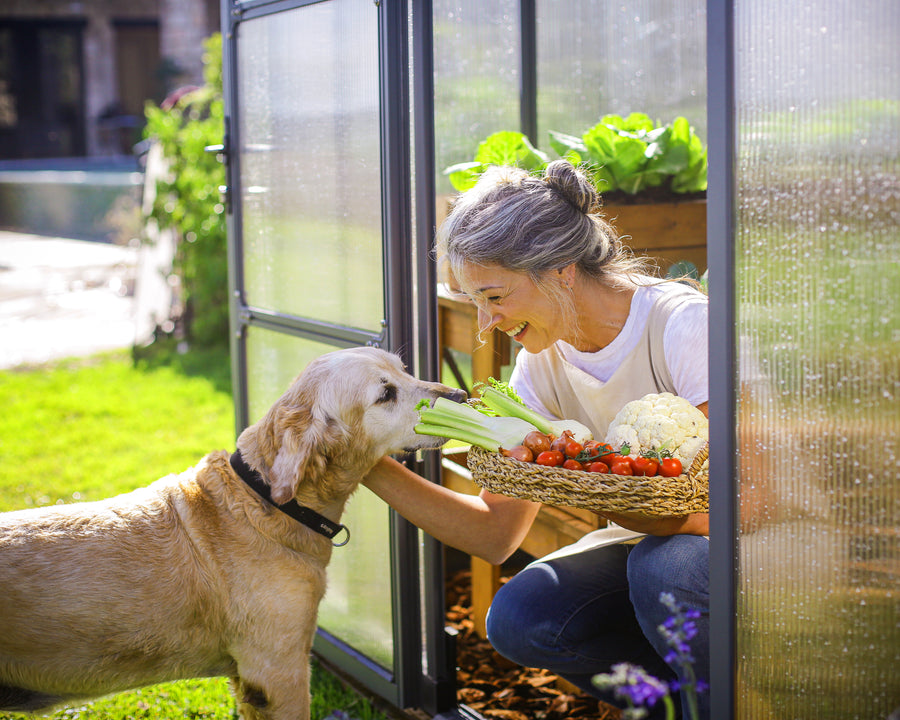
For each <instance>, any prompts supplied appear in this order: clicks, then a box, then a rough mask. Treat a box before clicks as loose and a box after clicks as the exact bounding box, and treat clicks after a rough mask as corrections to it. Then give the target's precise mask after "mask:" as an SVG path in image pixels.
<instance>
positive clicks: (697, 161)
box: [444, 113, 707, 195]
mask: <svg viewBox="0 0 900 720" xmlns="http://www.w3.org/2000/svg"><path fill="white" fill-rule="evenodd" d="M549 136H550V146H551V148H552V149H553V150H554V152H555V153H556V154H557V156H559V157H561V158H566V159H567V160H569V161H571V162H572V163H573V164H575V165H580V166H582V167H585V168H586V169H588V170H589V172H590V173H591V177H592V178H593V181H594V184H595V186H596V187H597V189H598V190H599V191H600V192H601V193H608V192H613V191H617V190H618V191H622V192H624V193H626V194H628V195H636V194H639V193H641V192H644V191H646V190H648V189H650V188H660V189H663V190H666V191H668V192H671V193H675V194H684V193H694V192H702V191H704V190H706V170H707V151H706V148H705V147H704V146H703V143H702V142H701V141H700V138H699V137H697V135H696V134H695V133H694V130H693V128H692V127H691V125H690V123H689V122H688V121H687V119H686V118H683V117H678V118H675V120H673V121H672V122H671V123H669V124H667V125H657V124H655V123H654V122H653V120H651V119H650V117H649V116H647V115H645V114H643V113H631V114H630V115H629V116H628V117H627V118H623V117H620V116H619V115H606V116H604V117H603V118H602V119H601V120H600V122H599V123H597V124H596V125H594V126H593V127H592V128H589V129H588V130H586V131H585V132H584V133H583V134H582V135H581V136H580V137H577V136H574V135H567V134H565V133H561V132H557V131H554V130H551V131H550V133H549ZM547 162H548V156H547V155H546V154H545V153H543V152H541V151H540V150H538V149H537V148H535V147H533V146H532V145H531V143H530V142H529V141H528V139H527V138H526V137H525V136H524V135H523V134H522V133H518V132H512V131H503V132H498V133H494V134H493V135H490V136H488V137H487V138H486V139H485V140H483V141H482V142H481V143H480V144H479V146H478V151H477V153H476V156H475V160H474V162H469V163H460V164H457V165H452V166H451V167H449V168H447V169H446V170H445V171H444V172H445V173H446V174H448V175H449V176H450V182H451V183H452V184H453V186H454V187H455V188H456V189H457V190H459V191H464V190H468V189H469V188H470V187H472V186H473V185H474V184H475V183H476V182H477V180H478V178H479V177H480V176H481V174H482V173H483V172H484V171H485V169H487V167H488V166H489V165H500V164H508V165H517V166H519V167H521V168H524V169H526V170H528V171H529V172H537V171H540V170H542V169H543V168H544V166H545V165H546V164H547Z"/></svg>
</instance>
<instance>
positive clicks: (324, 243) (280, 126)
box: [237, 0, 385, 333]
mask: <svg viewBox="0 0 900 720" xmlns="http://www.w3.org/2000/svg"><path fill="white" fill-rule="evenodd" d="M238 32H239V35H238V43H237V44H238V57H239V70H238V78H237V82H238V124H239V133H238V138H239V140H240V147H239V148H237V151H238V152H240V168H241V177H240V192H241V202H242V209H243V249H244V282H245V289H246V290H245V297H246V301H247V304H249V305H251V306H255V307H259V308H263V309H270V310H276V311H278V312H282V313H288V314H292V315H297V316H301V317H307V318H313V319H316V320H323V321H326V322H330V323H334V324H338V325H345V326H350V327H355V328H360V329H363V330H370V331H374V332H376V333H377V332H379V331H380V328H381V321H382V320H383V319H384V317H385V313H384V292H383V287H382V282H383V272H382V241H381V194H380V193H381V184H380V144H379V143H380V141H379V124H380V123H379V105H378V100H379V90H378V8H377V7H376V6H375V4H373V3H372V2H371V0H330V2H323V3H316V4H312V5H308V6H303V7H299V8H296V9H294V10H289V11H285V12H280V13H276V14H274V15H267V16H265V17H261V18H256V19H250V20H247V21H245V22H242V23H241V24H240V25H239V28H238ZM243 68H248V69H250V70H248V71H247V72H242V71H241V69H243Z"/></svg>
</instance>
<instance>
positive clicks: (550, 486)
mask: <svg viewBox="0 0 900 720" xmlns="http://www.w3.org/2000/svg"><path fill="white" fill-rule="evenodd" d="M708 455H709V446H708V445H704V446H703V448H702V449H701V450H700V452H699V453H697V456H696V457H695V458H694V461H693V462H692V463H691V467H690V468H688V471H687V472H686V473H682V474H681V475H678V476H677V477H662V476H654V477H635V476H632V475H612V474H603V473H589V472H583V471H580V470H566V469H565V468H561V467H545V466H543V465H537V464H535V463H526V462H522V461H521V460H514V459H513V458H508V457H504V456H503V455H501V454H500V453H495V452H488V451H487V450H483V449H481V448H479V447H474V446H473V447H471V448H470V449H469V454H468V458H467V465H468V467H469V470H470V471H471V473H472V479H473V480H474V481H475V483H476V484H477V485H479V486H481V487H483V488H484V489H485V490H489V491H490V492H492V493H497V494H498V495H509V496H511V497H517V498H522V499H524V500H535V501H537V502H542V503H546V504H547V505H563V506H566V507H578V508H583V509H585V510H592V511H594V512H615V513H628V512H631V513H640V514H642V515H651V516H655V517H663V516H675V515H687V514H688V513H705V512H709V470H708V469H707V467H704V463H705V462H706V459H707V457H708Z"/></svg>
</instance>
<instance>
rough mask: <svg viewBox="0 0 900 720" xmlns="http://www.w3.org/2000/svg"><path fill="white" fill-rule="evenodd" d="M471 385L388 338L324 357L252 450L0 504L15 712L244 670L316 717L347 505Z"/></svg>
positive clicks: (0, 625)
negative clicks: (143, 480)
mask: <svg viewBox="0 0 900 720" xmlns="http://www.w3.org/2000/svg"><path fill="white" fill-rule="evenodd" d="M438 397H446V398H449V399H452V400H454V401H457V402H460V401H462V400H464V399H465V397H466V395H465V393H464V392H463V391H461V390H456V389H454V388H450V387H448V386H445V385H442V384H440V383H432V382H424V381H421V380H418V379H416V378H414V377H413V376H412V375H410V374H409V373H407V372H406V371H405V369H404V367H403V364H402V362H401V360H400V358H399V357H398V356H397V355H395V354H393V353H390V352H387V351H385V350H380V349H376V348H371V347H365V348H351V349H345V350H336V351H333V352H330V353H326V354H325V355H322V356H320V357H319V358H317V359H315V360H313V361H312V362H311V363H309V365H308V366H307V367H306V368H305V369H304V370H303V372H301V373H300V375H299V376H298V377H297V379H296V380H295V381H294V382H293V384H292V385H291V386H290V388H289V389H288V390H287V392H285V394H284V395H282V397H281V398H280V399H279V400H278V401H277V402H276V403H275V404H274V405H273V406H272V407H271V408H270V409H269V410H268V412H267V413H266V415H265V416H264V417H263V418H262V419H261V420H259V422H257V423H256V424H254V425H252V426H250V427H248V428H247V429H246V430H244V431H243V432H242V433H241V434H240V436H239V438H238V440H237V451H236V452H235V453H234V454H229V453H228V452H226V451H218V452H212V453H210V454H208V455H207V456H206V457H204V458H203V459H202V460H201V461H200V462H199V463H198V464H197V466H196V467H194V468H191V469H189V470H187V471H185V472H183V473H181V474H180V475H169V476H167V477H164V478H162V479H160V480H158V481H156V482H154V483H152V484H151V485H149V486H148V487H146V488H143V489H139V490H136V491H134V492H131V493H128V494H124V495H120V496H118V497H114V498H111V499H109V500H103V501H99V502H91V503H75V504H71V505H63V506H52V507H47V508H38V509H30V510H22V511H15V512H9V513H4V514H2V515H0V587H2V592H0V710H13V711H24V712H33V711H44V710H46V709H47V708H49V707H52V706H54V705H58V704H70V703H72V702H80V701H83V700H85V699H89V698H93V697H97V696H100V695H107V694H111V693H115V692H120V691H123V690H127V689H132V688H136V687H140V686H146V685H152V684H156V683H160V682H166V681H171V680H177V679H184V678H197V677H214V676H227V677H230V678H232V688H233V690H234V693H235V698H236V702H237V706H238V711H239V714H240V715H241V717H243V718H246V719H248V720H250V719H257V718H258V719H263V718H265V719H267V720H281V719H287V718H290V719H291V720H298V719H300V720H306V718H308V717H309V657H310V651H311V647H312V642H313V637H314V634H315V630H316V619H317V612H318V606H319V602H320V600H321V598H322V596H323V595H324V592H325V570H326V566H327V565H328V562H329V560H330V558H331V553H332V548H333V545H335V544H343V543H345V542H346V540H347V539H348V538H347V535H346V528H344V527H343V526H342V525H340V523H339V520H340V517H341V513H342V512H343V509H344V505H345V503H346V502H347V500H348V498H349V497H350V495H351V494H352V493H353V491H354V490H355V489H356V488H357V486H358V484H359V482H360V480H361V479H362V478H363V477H364V476H365V475H366V473H367V472H368V471H369V470H370V469H371V468H372V467H373V466H374V465H375V463H376V462H377V461H378V460H379V458H381V457H382V456H384V455H389V454H392V453H398V452H412V451H415V450H418V449H429V448H437V447H439V446H440V445H441V444H443V443H444V442H445V440H446V439H445V438H434V437H429V436H426V435H418V434H416V433H415V432H414V429H413V428H414V426H415V424H416V422H417V420H418V406H419V405H421V402H422V401H423V400H424V401H427V402H428V403H431V402H433V401H434V400H435V399H436V398H438Z"/></svg>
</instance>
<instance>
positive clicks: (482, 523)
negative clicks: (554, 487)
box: [363, 457, 541, 565]
mask: <svg viewBox="0 0 900 720" xmlns="http://www.w3.org/2000/svg"><path fill="white" fill-rule="evenodd" d="M363 485H365V486H366V487H368V488H369V489H370V490H371V491H372V492H374V493H375V494H376V495H378V496H379V497H380V498H381V499H382V500H384V501H385V502H386V503H388V504H389V505H390V506H391V507H392V508H394V509H395V510H396V511H397V512H398V513H400V514H401V515H402V516H403V517H404V518H406V519H407V520H409V522H411V523H412V524H413V525H415V526H416V527H419V528H421V529H422V530H424V531H425V532H427V533H428V534H429V535H431V536H433V537H435V538H437V539H438V540H440V541H441V542H442V543H444V544H446V545H450V546H451V547H455V548H457V549H458V550H462V551H463V552H465V553H468V554H469V555H475V556H477V557H480V558H482V559H484V560H487V561H488V562H490V563H492V564H494V565H499V564H500V563H502V562H503V561H504V560H506V559H507V558H508V557H509V556H510V555H512V554H513V553H514V552H515V551H516V549H517V548H518V547H519V545H520V544H521V543H522V540H523V539H524V538H525V535H526V534H527V532H528V530H529V528H530V527H531V524H532V522H533V521H534V518H535V516H536V515H537V513H538V510H540V507H541V506H540V503H534V502H530V501H528V500H518V499H516V498H510V497H506V496H503V495H494V494H493V493H489V492H487V491H486V490H482V491H481V493H480V494H479V495H466V494H464V493H458V492H455V491H453V490H448V489H447V488H445V487H443V486H441V485H438V484H436V483H432V482H429V481H428V480H426V479H425V478H423V477H421V476H419V475H416V474H415V473H414V472H413V471H412V470H410V469H409V468H407V467H406V466H405V465H403V464H401V463H399V462H397V461H396V460H394V459H393V458H390V457H385V458H382V459H381V460H379V461H378V464H377V465H376V466H375V467H374V468H373V469H372V470H371V471H370V472H369V474H368V475H367V476H366V478H365V479H364V480H363Z"/></svg>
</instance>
